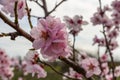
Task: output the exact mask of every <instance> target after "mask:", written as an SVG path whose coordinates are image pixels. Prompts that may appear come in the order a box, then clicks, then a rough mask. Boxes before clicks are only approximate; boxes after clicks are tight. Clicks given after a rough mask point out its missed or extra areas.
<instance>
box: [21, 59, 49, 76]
mask: <svg viewBox="0 0 120 80" xmlns="http://www.w3.org/2000/svg"><path fill="white" fill-rule="evenodd" d="M22 65H23V71H24V75H27V74H29V73H32V76H35V74H37V77H38V78H45V77H46V75H47V74H46V72H45V71H44V69H43V68H42V67H41V66H40V65H38V64H31V63H27V61H24V62H23V63H22Z"/></svg>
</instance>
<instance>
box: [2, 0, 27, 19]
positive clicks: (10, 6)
mask: <svg viewBox="0 0 120 80" xmlns="http://www.w3.org/2000/svg"><path fill="white" fill-rule="evenodd" d="M15 1H18V4H17V14H18V18H19V19H22V18H23V17H24V15H25V14H26V10H25V8H26V3H25V0H0V4H1V5H3V7H2V10H3V11H4V12H5V13H7V14H8V13H10V16H11V17H14V16H15V14H14V6H15Z"/></svg>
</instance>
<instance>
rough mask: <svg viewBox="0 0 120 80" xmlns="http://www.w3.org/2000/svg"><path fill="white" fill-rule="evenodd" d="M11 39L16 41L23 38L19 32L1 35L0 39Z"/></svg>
mask: <svg viewBox="0 0 120 80" xmlns="http://www.w3.org/2000/svg"><path fill="white" fill-rule="evenodd" d="M8 36H10V37H11V40H15V38H16V37H18V36H21V35H20V34H19V33H18V32H11V33H1V34H0V38H1V37H8Z"/></svg>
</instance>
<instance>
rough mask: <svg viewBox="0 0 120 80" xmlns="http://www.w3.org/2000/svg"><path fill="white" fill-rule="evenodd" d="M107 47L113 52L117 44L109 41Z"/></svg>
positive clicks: (114, 41)
mask: <svg viewBox="0 0 120 80" xmlns="http://www.w3.org/2000/svg"><path fill="white" fill-rule="evenodd" d="M109 47H110V49H111V50H114V49H116V48H117V47H118V42H117V41H116V40H111V42H110V44H109Z"/></svg>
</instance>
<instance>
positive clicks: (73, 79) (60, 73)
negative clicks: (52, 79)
mask: <svg viewBox="0 0 120 80" xmlns="http://www.w3.org/2000/svg"><path fill="white" fill-rule="evenodd" d="M39 62H41V63H43V64H44V65H47V66H48V67H50V68H51V69H52V70H53V71H54V72H56V73H57V74H59V75H61V76H65V77H66V78H68V79H72V80H79V79H75V78H71V77H69V76H67V75H65V74H63V73H62V72H59V71H57V70H56V69H55V68H54V67H53V66H52V65H50V64H48V63H46V62H44V61H41V60H39Z"/></svg>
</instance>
